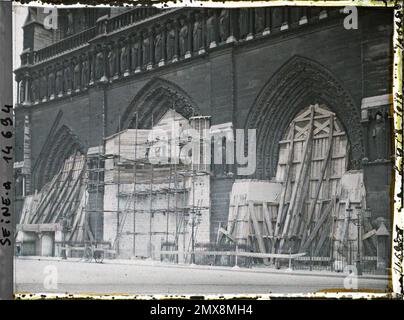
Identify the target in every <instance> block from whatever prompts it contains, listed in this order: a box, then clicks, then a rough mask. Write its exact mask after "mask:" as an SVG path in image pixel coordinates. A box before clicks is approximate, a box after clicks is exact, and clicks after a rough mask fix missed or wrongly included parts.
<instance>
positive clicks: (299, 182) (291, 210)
mask: <svg viewBox="0 0 404 320" xmlns="http://www.w3.org/2000/svg"><path fill="white" fill-rule="evenodd" d="M314 108H315V106H310V112H311V114H310V122H309V126H310V132H309V134H308V135H307V140H306V143H305V146H304V150H303V157H302V162H301V165H300V168H299V174H298V178H297V179H296V181H295V184H294V188H293V191H292V196H291V199H290V203H289V208H288V212H287V214H286V220H285V223H284V225H283V232H282V235H281V241H280V244H279V248H278V252H281V251H282V250H283V246H284V244H285V241H286V236H287V235H288V234H289V228H290V227H291V225H292V224H293V219H294V218H295V217H294V216H295V215H296V209H295V206H296V201H297V198H298V194H299V193H300V192H301V191H300V192H299V190H300V189H301V185H302V178H303V179H304V177H302V176H303V172H304V170H305V168H306V167H307V166H305V159H306V158H307V154H308V153H310V151H309V150H310V149H311V142H312V141H311V140H312V139H311V138H312V135H313V124H314V120H313V119H314ZM291 152H293V150H291ZM310 154H311V153H310Z"/></svg>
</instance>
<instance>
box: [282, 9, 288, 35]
mask: <svg viewBox="0 0 404 320" xmlns="http://www.w3.org/2000/svg"><path fill="white" fill-rule="evenodd" d="M288 29H289V8H287V7H284V8H282V25H281V31H283V30H288Z"/></svg>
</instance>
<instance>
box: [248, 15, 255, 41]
mask: <svg viewBox="0 0 404 320" xmlns="http://www.w3.org/2000/svg"><path fill="white" fill-rule="evenodd" d="M251 39H254V9H251V8H250V9H248V33H247V37H246V40H251Z"/></svg>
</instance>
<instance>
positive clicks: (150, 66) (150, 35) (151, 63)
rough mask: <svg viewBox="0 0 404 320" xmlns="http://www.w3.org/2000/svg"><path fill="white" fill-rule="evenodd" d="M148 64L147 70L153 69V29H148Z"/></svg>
mask: <svg viewBox="0 0 404 320" xmlns="http://www.w3.org/2000/svg"><path fill="white" fill-rule="evenodd" d="M149 45H150V49H149V63H148V64H147V70H150V69H152V68H153V66H154V64H155V61H154V30H153V28H150V29H149Z"/></svg>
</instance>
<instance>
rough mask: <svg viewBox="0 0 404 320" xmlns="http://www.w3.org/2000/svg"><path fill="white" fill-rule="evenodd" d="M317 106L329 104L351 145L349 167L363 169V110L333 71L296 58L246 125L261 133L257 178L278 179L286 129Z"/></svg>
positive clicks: (257, 102)
mask: <svg viewBox="0 0 404 320" xmlns="http://www.w3.org/2000/svg"><path fill="white" fill-rule="evenodd" d="M314 103H318V104H325V105H326V106H327V107H328V108H329V109H330V110H332V111H333V112H335V113H336V115H337V117H338V118H339V119H340V121H341V122H342V125H343V126H344V129H345V131H346V132H347V135H348V139H349V143H350V159H351V162H350V164H349V166H350V168H358V167H359V166H360V161H361V159H362V158H363V153H364V151H363V136H362V129H361V124H360V108H359V107H358V106H356V105H355V103H354V101H353V99H352V97H351V96H350V93H349V92H348V91H347V90H346V89H345V88H344V86H343V85H342V84H341V82H340V81H339V80H338V79H337V78H336V77H335V76H334V75H333V74H332V73H331V72H330V71H329V70H327V69H326V68H325V67H323V66H322V65H320V64H319V63H317V62H314V61H312V60H309V59H307V58H304V57H300V56H295V57H293V58H292V59H290V60H289V61H288V62H286V63H285V64H284V65H283V66H282V67H281V68H280V69H279V70H278V71H277V72H276V73H275V74H274V76H273V77H272V78H271V79H270V80H269V81H268V82H267V84H266V85H265V86H264V88H263V89H262V91H261V93H260V94H259V95H258V97H257V99H256V100H255V102H254V104H253V106H252V108H251V109H250V113H249V115H248V118H247V121H246V124H245V128H246V129H254V128H255V129H256V130H257V171H256V176H257V177H259V178H265V179H269V178H271V177H273V176H274V174H275V169H276V165H277V162H278V153H279V146H278V143H279V141H280V140H281V138H282V136H283V134H284V132H285V130H286V128H287V127H288V125H289V123H290V121H292V119H293V117H294V116H295V115H296V114H297V113H298V112H299V111H300V110H302V109H304V108H305V107H307V106H308V105H310V104H314Z"/></svg>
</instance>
